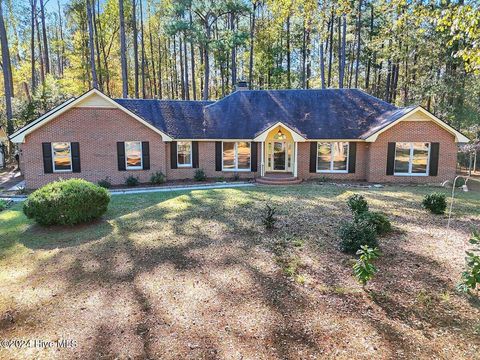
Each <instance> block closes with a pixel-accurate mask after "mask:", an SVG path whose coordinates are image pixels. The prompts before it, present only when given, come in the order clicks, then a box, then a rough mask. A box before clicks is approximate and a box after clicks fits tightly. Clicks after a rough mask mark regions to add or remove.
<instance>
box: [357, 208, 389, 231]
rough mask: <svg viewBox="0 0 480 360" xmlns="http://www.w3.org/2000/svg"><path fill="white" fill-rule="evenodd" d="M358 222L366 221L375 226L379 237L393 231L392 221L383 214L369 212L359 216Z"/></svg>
mask: <svg viewBox="0 0 480 360" xmlns="http://www.w3.org/2000/svg"><path fill="white" fill-rule="evenodd" d="M357 221H365V222H367V223H369V224H370V225H373V226H374V227H375V231H376V232H377V234H378V235H384V234H387V233H389V232H390V231H392V224H391V223H390V220H388V217H387V216H386V215H385V214H384V213H382V212H378V211H367V212H364V213H361V214H360V215H358V217H357Z"/></svg>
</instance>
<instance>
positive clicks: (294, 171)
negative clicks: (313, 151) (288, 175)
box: [293, 141, 298, 177]
mask: <svg viewBox="0 0 480 360" xmlns="http://www.w3.org/2000/svg"><path fill="white" fill-rule="evenodd" d="M294 144H295V151H294V152H293V153H294V154H293V155H294V163H293V176H294V177H297V168H298V167H297V160H298V156H297V152H298V142H297V141H295V142H294Z"/></svg>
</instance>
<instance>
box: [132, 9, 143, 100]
mask: <svg viewBox="0 0 480 360" xmlns="http://www.w3.org/2000/svg"><path fill="white" fill-rule="evenodd" d="M140 1H141V0H140ZM132 29H133V59H134V64H133V66H134V69H133V70H134V72H135V74H134V75H135V78H134V80H135V84H134V86H135V98H137V99H138V94H139V81H138V79H139V65H138V29H137V2H136V0H132Z"/></svg>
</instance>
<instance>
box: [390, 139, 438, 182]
mask: <svg viewBox="0 0 480 360" xmlns="http://www.w3.org/2000/svg"><path fill="white" fill-rule="evenodd" d="M429 154H430V143H424V142H412V143H408V142H397V143H396V144H395V170H394V174H395V175H400V176H401V175H410V176H426V175H428V166H429V163H428V160H429Z"/></svg>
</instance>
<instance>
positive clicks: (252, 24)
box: [248, 1, 257, 89]
mask: <svg viewBox="0 0 480 360" xmlns="http://www.w3.org/2000/svg"><path fill="white" fill-rule="evenodd" d="M256 13H257V2H256V1H254V2H253V10H252V21H251V22H250V61H249V65H248V87H249V88H250V89H253V50H254V42H255V39H254V36H255V16H256Z"/></svg>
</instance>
